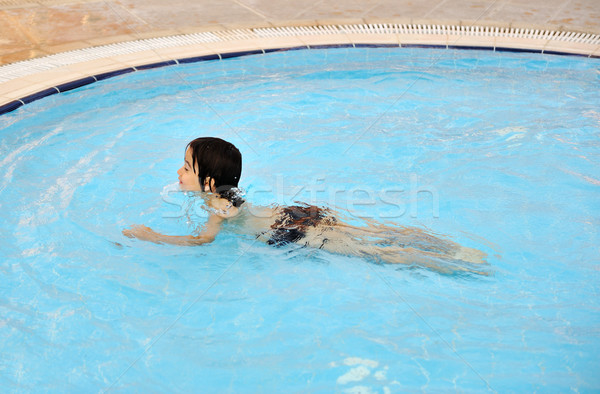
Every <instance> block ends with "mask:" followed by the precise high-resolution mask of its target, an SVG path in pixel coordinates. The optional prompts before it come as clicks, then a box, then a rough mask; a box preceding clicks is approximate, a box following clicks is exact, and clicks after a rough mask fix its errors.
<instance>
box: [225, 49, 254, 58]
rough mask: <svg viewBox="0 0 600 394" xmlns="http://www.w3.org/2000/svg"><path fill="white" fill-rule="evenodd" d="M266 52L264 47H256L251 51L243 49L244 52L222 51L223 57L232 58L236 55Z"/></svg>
mask: <svg viewBox="0 0 600 394" xmlns="http://www.w3.org/2000/svg"><path fill="white" fill-rule="evenodd" d="M264 53H265V52H264V51H263V50H262V49H254V50H251V51H242V52H229V53H221V54H220V57H221V59H231V58H234V57H240V56H248V55H263V54H264Z"/></svg>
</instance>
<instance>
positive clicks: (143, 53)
mask: <svg viewBox="0 0 600 394" xmlns="http://www.w3.org/2000/svg"><path fill="white" fill-rule="evenodd" d="M335 45H351V46H357V45H384V46H398V47H409V46H433V47H445V48H455V47H457V48H477V49H489V50H493V51H496V50H515V51H519V50H525V51H532V52H539V53H542V54H544V53H545V54H562V55H579V56H586V57H594V58H600V35H598V34H592V33H577V32H569V31H557V30H546V29H527V28H514V27H501V26H464V25H436V24H395V23H387V24H386V23H381V24H347V25H346V24H331V25H309V26H288V27H286V26H283V27H261V28H245V29H233V30H221V31H212V32H200V33H193V34H184V35H174V36H167V37H160V38H151V39H144V40H135V41H126V42H121V43H116V44H110V45H103V46H96V47H90V48H85V49H78V50H74V51H68V52H63V53H58V54H54V55H50V56H45V57H40V58H36V59H32V60H27V61H22V62H17V63H12V64H8V65H4V66H0V107H2V108H3V109H4V110H3V111H0V114H2V113H6V112H10V111H11V110H12V109H11V108H13V107H14V108H17V107H19V106H20V105H23V104H26V103H27V102H30V101H33V99H32V97H33V96H32V95H33V94H35V93H38V92H41V91H45V90H47V89H56V91H57V92H58V91H60V90H61V89H59V87H60V86H61V85H63V86H66V85H65V84H68V83H71V82H74V81H79V80H83V79H86V78H87V79H89V78H90V77H91V78H93V79H94V80H95V79H96V78H95V77H94V76H97V75H99V74H103V73H108V72H113V71H117V70H123V69H128V68H132V69H133V70H137V68H138V67H141V66H144V65H150V64H157V63H158V64H160V63H164V62H174V63H177V62H179V60H181V59H189V58H194V57H202V56H209V55H217V56H218V58H223V57H229V56H228V54H244V53H245V52H250V53H261V52H262V53H265V52H267V51H270V50H273V49H284V48H296V47H303V48H307V49H310V48H314V47H321V46H335ZM94 80H91V79H90V81H91V82H93V81H94ZM82 84H86V83H82ZM46 95H47V94H46ZM26 97H30V99H29V100H24V98H26ZM34 99H37V98H34ZM14 108H13V109H14Z"/></svg>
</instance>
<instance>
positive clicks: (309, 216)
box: [267, 205, 335, 246]
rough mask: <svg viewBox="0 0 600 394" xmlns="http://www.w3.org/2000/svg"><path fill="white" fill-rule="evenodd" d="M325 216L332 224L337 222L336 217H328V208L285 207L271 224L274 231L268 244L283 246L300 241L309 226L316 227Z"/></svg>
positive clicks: (312, 206)
mask: <svg viewBox="0 0 600 394" xmlns="http://www.w3.org/2000/svg"><path fill="white" fill-rule="evenodd" d="M325 218H327V222H328V223H330V224H331V223H332V222H335V218H333V217H327V210H325V209H321V208H319V207H315V206H314V205H307V206H298V205H293V206H291V207H285V208H283V209H282V210H281V215H280V216H279V218H278V219H277V220H276V221H275V223H273V225H271V228H272V229H273V230H274V231H273V233H272V235H271V238H270V239H269V240H268V241H267V244H269V245H275V246H282V245H286V244H289V243H292V242H298V241H299V240H300V239H302V238H304V237H305V236H306V229H307V227H316V226H318V225H319V224H320V223H321V222H323V220H324V219H325Z"/></svg>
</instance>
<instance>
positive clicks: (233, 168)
mask: <svg viewBox="0 0 600 394" xmlns="http://www.w3.org/2000/svg"><path fill="white" fill-rule="evenodd" d="M188 159H189V160H188ZM186 166H188V168H187V169H186ZM189 167H191V168H189ZM188 170H191V171H193V173H194V174H195V175H196V176H197V180H198V184H197V185H198V186H199V190H200V191H210V192H214V193H219V194H220V195H221V196H222V197H225V198H227V196H228V195H229V193H227V192H229V191H230V189H232V188H237V186H238V183H239V181H240V177H241V175H242V154H241V153H240V151H239V150H238V149H237V148H236V147H235V146H234V145H233V144H231V143H229V142H227V141H224V140H222V139H220V138H215V137H201V138H196V139H195V140H193V141H192V142H190V143H189V144H188V145H187V147H186V160H185V163H184V166H183V167H182V168H181V169H180V170H179V171H178V172H177V173H178V174H179V176H180V182H181V181H182V178H186V171H188ZM189 175H190V176H191V174H189ZM183 180H185V179H183ZM191 190H194V188H191ZM228 199H229V198H228ZM232 202H233V203H234V204H235V203H236V201H232ZM240 204H241V202H240Z"/></svg>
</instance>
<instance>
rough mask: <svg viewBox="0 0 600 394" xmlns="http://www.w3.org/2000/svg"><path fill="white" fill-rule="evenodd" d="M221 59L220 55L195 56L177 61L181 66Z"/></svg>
mask: <svg viewBox="0 0 600 394" xmlns="http://www.w3.org/2000/svg"><path fill="white" fill-rule="evenodd" d="M219 59H221V58H220V57H219V55H217V54H215V55H204V56H194V57H186V58H183V59H177V62H178V63H179V64H186V63H198V62H205V61H208V60H219Z"/></svg>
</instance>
